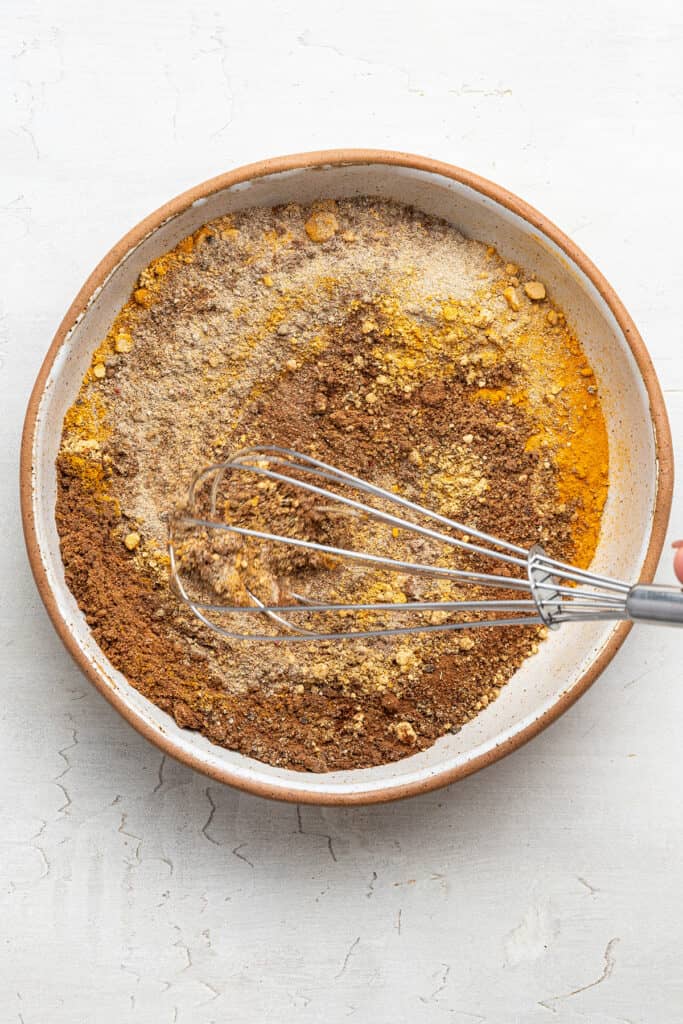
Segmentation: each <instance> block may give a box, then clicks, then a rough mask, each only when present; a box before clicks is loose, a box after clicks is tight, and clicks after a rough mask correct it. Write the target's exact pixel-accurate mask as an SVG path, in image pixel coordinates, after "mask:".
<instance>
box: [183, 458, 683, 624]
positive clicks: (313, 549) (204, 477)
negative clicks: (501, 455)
mask: <svg viewBox="0 0 683 1024" xmlns="http://www.w3.org/2000/svg"><path fill="white" fill-rule="evenodd" d="M232 474H249V475H252V476H254V477H256V478H257V484H258V481H268V482H269V483H261V488H262V491H261V493H265V495H266V498H267V495H268V493H272V492H273V490H274V489H275V488H276V487H279V486H281V485H286V487H287V488H295V492H294V493H298V494H300V495H302V496H306V495H313V496H314V499H315V501H314V505H313V507H314V510H315V512H316V515H317V517H318V521H321V517H322V521H323V522H324V521H328V522H329V521H334V520H335V519H337V521H339V520H338V518H337V517H339V516H340V515H341V516H344V517H349V516H351V517H354V518H355V519H356V520H357V521H359V522H360V523H365V524H367V523H371V524H381V525H382V526H383V527H387V528H388V535H387V537H388V539H387V540H386V541H385V544H384V549H385V550H384V551H380V553H372V552H371V551H365V550H355V549H353V548H350V547H345V546H337V545H336V544H334V543H323V542H321V541H319V540H317V541H316V540H314V539H310V538H308V537H298V536H292V535H289V534H286V533H277V532H274V531H270V530H268V529H256V528H252V527H249V526H243V525H238V524H236V523H232V522H228V521H225V519H224V518H222V517H221V516H222V513H219V498H220V497H221V496H222V488H223V487H224V486H225V482H226V477H227V476H228V475H230V476H232ZM296 506H297V502H296V500H295V501H294V507H296ZM167 525H168V551H169V556H170V573H171V580H172V584H173V586H174V588H175V590H176V592H177V594H178V596H179V597H180V599H181V600H182V601H183V602H184V604H185V605H187V607H188V608H189V609H190V610H191V611H192V612H193V613H194V615H195V616H196V617H197V618H198V619H199V620H200V621H201V622H202V623H204V625H206V626H209V627H210V628H211V629H213V630H215V631H217V632H218V633H220V634H222V635H223V636H226V637H230V638H233V639H247V640H252V641H253V640H259V641H290V642H291V641H312V640H318V641H319V640H341V639H346V638H355V639H358V638H367V637H378V636H397V635H402V634H408V633H417V632H420V633H425V632H427V633H428V632H446V631H451V630H458V629H469V628H472V627H473V626H476V627H484V626H525V625H546V626H548V627H550V628H553V629H554V628H557V627H559V626H560V625H561V624H562V623H565V622H584V621H586V620H593V621H595V620H618V619H631V620H634V621H643V622H654V623H667V624H671V625H683V590H679V589H677V588H675V587H664V586H651V585H643V584H635V585H630V584H628V583H624V582H622V581H620V580H616V579H612V578H610V577H608V576H602V575H599V574H597V573H592V572H587V571H585V570H583V569H578V568H576V567H574V566H571V565H568V564H565V563H564V562H561V561H557V560H556V559H553V558H550V557H548V556H547V555H546V554H545V552H544V551H543V549H542V548H541V547H540V546H538V545H536V546H534V547H532V548H531V549H529V550H527V549H526V548H523V547H519V546H518V545H516V544H511V543H509V542H508V541H505V540H502V539H501V538H498V537H493V536H491V535H490V534H488V533H484V532H482V531H481V530H477V529H474V528H473V527H471V526H467V525H466V524H463V523H459V522H456V521H455V520H452V519H449V518H448V517H446V516H443V515H440V514H439V513H437V512H433V511H430V510H429V509H427V508H424V507H423V506H421V505H418V504H416V503H415V502H413V501H410V500H408V499H407V498H405V497H402V496H401V495H399V494H394V493H392V492H390V491H388V490H385V489H384V488H382V487H378V486H376V485H375V484H371V483H368V482H367V481H365V480H362V479H360V478H358V477H356V476H353V475H352V474H350V473H345V472H343V471H342V470H339V469H336V468H335V467H333V466H330V465H327V464H326V463H324V462H321V461H320V460H318V459H314V458H312V457H311V456H309V455H303V454H302V453H301V452H297V451H293V450H291V449H288V448H280V447H276V446H265V445H264V446H257V447H252V448H246V449H244V450H242V451H240V452H238V453H237V454H236V455H234V456H233V458H231V459H230V460H229V461H227V462H222V463H218V464H216V465H213V466H210V467H208V468H207V469H204V470H203V471H202V472H200V473H198V474H197V476H196V477H195V479H194V480H193V482H192V485H191V487H190V491H189V496H188V501H187V505H186V507H185V508H184V509H183V510H182V511H180V512H174V513H170V514H169V515H168V516H167ZM401 531H407V534H408V535H409V536H410V535H412V537H413V538H418V539H419V543H422V544H424V542H425V541H429V542H436V543H438V544H439V545H443V546H444V550H446V551H448V550H449V549H451V553H452V549H454V548H455V549H458V550H459V551H460V552H463V553H465V554H466V555H467V556H468V557H470V559H471V558H474V559H475V560H477V561H478V562H479V563H481V559H482V558H483V559H490V561H491V565H492V567H495V568H497V572H493V573H488V572H481V571H479V570H478V568H477V569H475V568H454V567H451V566H448V565H438V564H430V563H428V562H422V561H419V560H416V561H413V560H411V559H402V558H396V557H393V556H392V555H391V554H390V553H386V546H387V543H388V545H389V548H391V547H392V546H393V547H394V549H396V548H397V547H398V545H397V544H396V543H395V538H396V537H397V536H398V535H399V533H400V532H401ZM197 535H199V536H200V538H204V540H205V541H206V540H210V539H211V538H215V537H216V535H220V536H222V537H224V536H225V535H231V536H232V538H237V540H236V544H237V545H239V544H240V543H243V542H244V541H245V540H246V541H247V542H251V541H259V542H265V543H267V544H268V545H276V546H279V545H285V546H287V547H288V548H289V549H292V550H295V551H297V552H298V553H299V554H301V553H309V554H310V555H311V556H313V557H314V558H318V560H319V561H320V559H321V558H322V562H323V566H324V567H323V578H324V577H325V573H328V575H329V574H331V573H333V572H334V568H335V567H338V566H346V567H348V566H352V567H358V566H362V567H364V568H365V571H368V570H371V571H380V572H381V573H383V574H387V573H393V574H397V577H396V578H398V579H399V580H402V581H405V580H406V579H411V578H420V577H425V578H427V580H431V581H441V582H442V583H445V584H446V585H448V586H452V587H455V588H457V590H458V593H459V592H460V591H461V590H463V589H464V588H467V587H470V588H475V589H477V590H478V589H479V588H496V589H498V590H499V591H505V592H508V593H509V592H513V591H517V592H519V593H520V594H521V595H522V596H520V597H518V598H517V597H515V598H510V597H503V598H501V599H496V600H486V599H481V598H479V597H478V596H477V597H476V599H473V600H467V599H462V600H461V599H460V598H459V597H458V599H456V600H440V599H436V600H396V601H369V602H368V601H357V602H356V601H353V600H350V601H346V602H345V601H334V600H331V601H330V600H325V599H321V598H320V597H316V596H315V595H313V596H311V595H306V594H302V593H298V592H296V591H294V590H291V589H287V590H286V591H285V593H286V599H285V600H284V601H283V600H281V599H280V597H279V596H276V597H275V599H274V600H273V598H272V595H270V596H269V595H265V596H264V595H262V596H261V597H259V595H258V594H257V593H256V592H255V590H254V589H253V588H250V587H249V586H245V587H244V588H243V593H244V594H245V595H246V601H245V602H244V603H236V604H231V603H229V602H227V603H212V602H211V601H206V600H201V599H200V598H199V597H196V596H191V594H190V592H189V590H190V589H191V585H190V583H189V581H188V579H185V578H183V576H184V574H183V572H182V571H181V569H182V561H183V558H182V548H183V544H184V543H185V542H186V540H187V537H188V536H190V537H192V536H195V537H196V536H197ZM419 543H418V545H417V546H418V548H419ZM211 558H212V559H213V560H220V558H221V556H220V554H219V555H216V554H215V553H214V554H213V555H212V556H211ZM443 560H444V559H441V561H443ZM325 566H327V567H326V568H325ZM204 596H206V595H204ZM435 612H436V613H439V614H438V618H439V621H436V622H435V621H433V619H434V614H433V613H435ZM368 615H370V616H371V618H372V620H373V621H372V622H368ZM393 615H399V616H401V617H407V616H411V617H412V621H411V622H409V623H408V624H401V625H394V624H391V623H387V622H386V621H385V619H384V618H383V617H391V616H393ZM226 616H240V617H241V616H247V621H251V620H253V617H254V616H258V617H260V619H261V624H263V623H264V621H266V622H267V623H268V626H269V628H270V629H271V630H272V632H267V633H265V632H253V633H249V632H243V631H240V630H237V629H232V628H229V626H226V625H225V624H224V622H225V617H226ZM427 616H429V618H427ZM317 617H319V618H318V621H321V622H322V623H323V627H324V628H322V629H318V628H315V627H314V624H315V621H316V618H317ZM354 618H356V619H357V620H360V621H359V622H358V626H360V628H355V627H354V626H353V625H351V626H350V627H348V628H347V626H348V623H349V621H350V620H351V621H352V622H353V619H354ZM292 620H294V621H292ZM301 622H304V623H305V624H304V625H301Z"/></svg>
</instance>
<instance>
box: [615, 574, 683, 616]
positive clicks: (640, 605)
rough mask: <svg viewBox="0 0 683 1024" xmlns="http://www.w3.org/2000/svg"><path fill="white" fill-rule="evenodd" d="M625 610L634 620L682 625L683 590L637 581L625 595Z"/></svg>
mask: <svg viewBox="0 0 683 1024" xmlns="http://www.w3.org/2000/svg"><path fill="white" fill-rule="evenodd" d="M626 611H627V612H628V615H629V618H630V619H633V620H634V622H660V623H662V624H663V625H664V624H666V625H669V626H683V590H680V589H679V588H678V587H663V586H657V585H655V584H648V585H646V584H644V583H637V584H636V585H635V586H634V587H631V589H630V590H629V592H628V595H627V597H626Z"/></svg>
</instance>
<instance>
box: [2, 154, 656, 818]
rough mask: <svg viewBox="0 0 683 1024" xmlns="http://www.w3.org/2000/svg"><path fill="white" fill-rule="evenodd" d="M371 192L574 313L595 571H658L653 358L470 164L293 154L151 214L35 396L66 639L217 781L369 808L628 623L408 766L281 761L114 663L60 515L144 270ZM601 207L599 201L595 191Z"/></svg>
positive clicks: (548, 702)
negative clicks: (605, 491) (481, 248)
mask: <svg viewBox="0 0 683 1024" xmlns="http://www.w3.org/2000/svg"><path fill="white" fill-rule="evenodd" d="M359 194H371V195H377V196H382V197H387V198H392V199H396V200H399V201H401V202H404V203H410V204H413V205H414V206H416V207H418V208H419V209H421V210H424V211H425V212H428V213H431V214H436V215H437V216H440V217H443V218H445V219H446V220H448V221H450V222H451V223H453V224H454V225H455V226H456V227H457V228H459V229H460V230H461V231H463V232H464V233H465V234H466V235H470V236H472V237H473V238H477V239H480V240H482V241H486V242H490V243H492V244H494V245H495V246H496V247H497V248H498V249H499V251H500V252H501V254H502V255H503V256H504V257H505V258H507V259H509V260H511V261H513V262H515V263H519V264H521V265H522V266H523V267H524V268H525V269H526V270H528V271H530V272H532V273H534V274H536V275H537V276H538V277H539V278H540V279H541V280H543V281H544V282H545V283H546V284H547V286H548V287H549V289H550V291H551V293H552V295H553V297H554V298H555V299H556V300H557V302H558V303H559V304H560V305H561V306H562V307H563V308H564V310H565V311H566V313H567V314H568V316H569V318H570V321H571V323H572V325H573V326H574V328H575V329H576V331H577V332H578V335H579V337H580V339H581V342H582V344H583V346H584V348H585V350H586V353H587V355H588V357H589V360H590V362H591V363H592V365H593V367H594V368H595V371H596V375H597V379H598V382H599V387H600V394H601V397H602V402H603V406H604V411H605V415H606V421H607V425H608V430H609V444H610V490H609V497H608V501H607V505H606V507H605V513H604V519H603V528H602V534H601V539H600V543H599V547H598V550H597V553H596V556H595V561H594V568H595V569H596V571H600V572H605V573H607V574H610V575H615V576H618V577H622V578H624V579H627V580H637V579H643V580H650V579H651V578H652V574H653V572H654V569H655V566H656V563H657V560H658V558H659V554H660V552H661V547H662V542H663V538H664V532H665V528H666V522H667V518H668V513H669V505H670V500H671V488H672V458H671V440H670V436H669V430H668V424H667V419H666V413H665V410H664V404H663V401H662V396H661V393H660V390H659V386H658V383H657V380H656V378H655V375H654V372H653V369H652V366H651V363H650V360H649V357H648V355H647V352H646V350H645V347H644V345H643V343H642V340H641V339H640V337H639V335H638V332H637V330H636V328H635V326H634V324H633V323H632V321H631V319H630V318H629V316H628V314H627V313H626V311H625V309H624V307H623V306H622V304H621V302H620V301H619V299H618V298H617V296H616V295H615V293H614V292H613V290H612V289H611V288H610V286H609V285H608V284H607V282H606V281H605V280H604V278H603V277H602V275H601V274H600V273H599V271H597V269H596V268H595V267H594V266H593V265H592V264H591V263H590V261H589V260H588V259H587V258H586V257H585V256H584V255H583V253H581V252H580V250H578V249H577V248H576V246H575V245H574V244H573V243H572V242H571V241H570V240H569V239H568V238H566V237H565V236H564V235H563V234H562V233H561V232H560V231H559V230H558V229H557V228H555V227H554V225H552V224H550V223H549V222H548V221H547V220H546V219H545V218H544V217H543V216H541V215H540V214H539V213H538V212H537V211H535V210H533V209H531V208H530V207H528V206H527V205H526V204H525V203H523V202H522V201H521V200H519V199H517V198H516V197H515V196H512V195H510V193H508V192H506V191H504V190H503V189H501V188H499V187H498V186H495V185H493V184H491V183H490V182H487V181H484V180H482V179H481V178H478V177H477V176H475V175H473V174H470V173H469V172H467V171H463V170H461V169H458V168H455V167H451V166H450V165H447V164H441V163H437V162H435V161H432V160H428V159H425V158H422V157H415V156H410V155H407V154H402V153H387V152H383V151H368V150H340V151H333V152H325V153H309V154H303V155H298V156H292V157H284V158H280V159H275V160H269V161H265V162H263V163H260V164H255V165H252V166H249V167H244V168H241V169H239V170H236V171H232V172H230V173H228V174H225V175H222V176H220V177H218V178H214V179H213V180H211V181H209V182H206V183H205V184H203V185H200V186H198V187H197V188H194V189H191V190H190V191H188V192H186V193H184V194H183V195H181V196H179V197H178V198H177V199H175V200H173V201H171V202H170V203H168V204H167V205H166V206H164V207H162V208H161V209H160V210H158V211H157V212H156V213H154V214H152V215H151V216H150V217H148V218H147V219H146V220H144V221H143V222H142V223H141V224H139V225H138V226H137V227H136V228H134V229H133V230H132V231H131V232H129V233H128V234H127V235H126V236H125V238H123V239H122V241H121V242H119V244H118V245H117V246H115V247H114V249H112V251H111V252H110V253H109V254H108V255H107V256H106V257H105V259H104V260H103V261H102V263H100V265H99V266H98V267H97V268H96V269H95V271H94V272H93V274H92V275H91V277H90V278H89V279H88V281H87V282H86V284H85V285H84V287H83V288H82V290H81V291H80V293H79V295H78V296H77V298H76V300H75V301H74V303H73V304H72V306H71V308H70V309H69V311H68V313H67V314H66V317H65V319H64V321H63V322H62V324H61V326H60V328H59V330H58V332H57V335H56V337H55V339H54V341H53V343H52V346H51V348H50V351H49V352H48V355H47V357H46V359H45V363H44V364H43V367H42V369H41V372H40V375H39V377H38V380H37V382H36V385H35V388H34V391H33V395H32V397H31V401H30V404H29V408H28V412H27V416H26V424H25V429H24V439H23V446H22V474H21V489H22V509H23V517H24V530H25V535H26V541H27V547H28V552H29V557H30V560H31V565H32V568H33V572H34V575H35V578H36V582H37V584H38V587H39V589H40V593H41V595H42V598H43V600H44V602H45V604H46V606H47V609H48V612H49V613H50V616H51V618H52V620H53V622H54V624H55V626H56V628H57V630H58V632H59V634H60V636H61V637H62V639H63V641H64V642H65V644H66V645H67V647H68V648H69V650H70V651H71V653H72V654H73V655H74V656H75V658H76V660H77V661H78V663H79V664H80V665H81V667H82V668H83V669H84V671H85V672H86V673H87V675H88V676H89V678H90V679H91V680H92V682H93V683H94V684H95V685H96V686H97V687H98V689H99V690H100V691H101V692H102V693H103V694H104V696H105V697H106V698H107V699H108V700H109V701H110V702H111V703H112V704H113V705H114V706H115V707H116V708H118V710H119V711H120V712H121V713H122V714H123V715H124V716H125V717H126V718H127V719H128V721H129V722H130V723H131V725H133V726H134V727H135V728H136V729H138V730H139V731H140V732H141V733H143V734H144V735H145V736H147V737H148V739H150V740H151V741H152V742H153V743H156V744H157V745H158V746H159V747H160V748H162V749H163V750H164V751H165V752H166V753H168V754H170V755H172V756H173V757H176V758H178V759H179V760H181V761H184V762H185V763H187V764H189V765H192V767H194V768H197V769H198V770H200V771H203V772H205V773H206V774H207V775H209V776H211V777H212V778H214V779H216V780H220V781H223V782H227V783H230V784H232V785H235V786H239V787H240V788H242V789H245V790H249V791H251V792H255V793H259V794H262V795H265V796H271V797H277V798H280V799H286V800H296V801H309V802H312V803H340V804H341V803H347V804H351V803H370V802H373V801H379V800H391V799H395V798H398V797H403V796H407V795H410V794H413V793H418V792H423V791H426V790H429V789H432V788H434V787H436V786H440V785H443V784H445V783H447V782H451V781H454V780H455V779H458V778H461V777H462V776H464V775H467V774H469V773H470V772H473V771H475V770H477V769H478V768H480V767H483V766H484V765H486V764H488V763H490V762H492V761H494V760H496V759H497V758H499V757H502V756H503V755H504V754H505V753H508V752H509V751H510V750H512V749H514V748H516V747H518V746H519V745H520V744H521V743H523V742H524V741H525V740H527V739H529V738H530V737H531V736H533V735H535V734H536V733H537V732H539V731H540V729H542V728H543V727H544V726H545V725H547V724H548V723H549V722H551V721H552V720H553V719H554V718H556V717H557V716H558V715H559V714H561V713H562V711H564V710H565V709H566V708H567V707H568V706H569V705H570V704H571V703H572V702H573V701H574V700H575V699H576V698H577V697H578V696H580V694H581V693H583V692H584V691H585V690H586V689H587V687H588V686H589V685H590V684H591V682H593V680H594V679H595V678H596V676H597V675H598V674H599V672H600V671H601V670H602V669H603V668H604V667H605V665H606V664H607V662H608V661H609V660H610V658H611V657H612V656H613V655H614V653H615V651H616V650H617V648H618V646H619V645H620V643H621V642H622V640H623V639H624V636H625V635H626V632H627V631H628V627H627V626H625V625H623V624H622V625H620V626H614V625H612V624H610V623H607V624H605V623H595V624H582V625H580V626H576V625H575V626H571V625H570V626H565V627H564V628H563V629H561V630H559V631H558V632H556V633H553V634H552V635H551V637H550V638H549V640H548V641H547V642H546V643H544V644H543V645H542V648H541V651H540V653H539V654H538V655H537V656H536V657H534V658H531V659H529V660H528V661H527V662H525V663H524V665H523V666H522V667H521V669H520V670H519V671H518V672H517V674H516V675H515V676H514V678H513V679H512V680H511V681H510V683H509V684H508V685H507V686H506V687H505V688H504V689H503V691H502V693H501V695H500V697H499V698H498V700H496V701H495V702H494V703H493V704H491V705H490V706H489V707H488V708H487V709H486V710H485V711H483V712H482V713H481V714H480V715H479V716H478V717H477V718H476V719H475V720H474V721H472V722H470V723H469V724H468V725H467V726H466V727H465V728H463V729H462V730H461V732H459V733H458V734H457V735H455V736H453V735H448V736H444V737H443V738H442V739H440V740H439V741H438V742H437V743H435V744H434V746H432V747H431V748H430V749H429V750H425V751H423V752H421V753H418V754H414V755H413V756H411V757H406V758H404V759H403V760H402V761H399V762H397V763H395V764H389V765H386V766H384V767H380V768H365V769H360V770H356V771H341V772H331V773H328V774H322V775H316V774H306V773H300V772H294V771H289V770H285V769H281V768H272V767H271V766H269V765H266V764H261V763H260V762H259V761H255V760H252V759H251V758H248V757H245V756H244V755H242V754H238V753H235V752H233V751H230V750H223V749H222V748H220V747H217V746H213V745H212V744H211V743H209V741H208V740H207V739H205V738H204V737H203V736H200V735H199V734H197V733H194V732H189V731H186V730H183V729H180V728H179V727H178V726H177V725H176V724H175V722H174V721H173V720H172V719H171V718H170V717H169V716H168V715H167V714H165V713H164V712H163V711H160V710H159V708H157V707H156V706H155V705H154V704H152V703H150V702H149V701H148V700H146V699H145V698H144V697H142V696H141V695H140V694H139V693H138V692H137V691H136V690H135V689H134V688H133V687H132V686H131V685H130V684H129V683H128V682H127V681H126V679H125V678H124V677H123V676H122V675H121V673H119V672H118V671H117V670H116V669H115V668H113V666H112V665H111V664H110V663H109V662H108V661H107V659H106V657H105V656H104V654H103V653H102V651H101V650H100V649H99V647H98V646H97V644H96V643H95V641H94V640H93V638H92V636H91V634H90V630H89V629H88V626H87V624H86V622H85V619H84V617H83V615H82V614H81V612H80V611H79V609H78V607H77V605H76V602H75V601H74V598H73V597H72V595H71V593H70V591H69V589H68V588H67V586H66V584H65V581H64V573H63V567H62V562H61V558H60V553H59V540H58V536H57V531H56V527H55V521H54V506H55V493H56V473H55V457H56V455H57V449H58V446H59V439H60V434H61V426H62V420H63V417H64V414H65V412H66V410H67V409H68V407H69V406H70V405H71V403H72V402H73V400H74V398H75V396H76V394H77V392H78V389H79V386H80V383H81V380H82V377H83V374H84V372H85V369H86V367H87V366H88V364H89V362H90V358H91V353H92V351H93V349H94V348H95V347H96V345H97V344H98V343H99V341H100V339H101V338H102V337H103V336H104V334H105V333H106V331H107V329H108V327H109V325H110V324H111V322H112V320H113V318H114V316H115V314H116V313H117V311H118V310H119V308H120V307H121V306H122V304H123V303H124V302H125V300H126V299H127V297H128V295H129V293H130V291H131V288H132V287H133V283H134V281H135V280H136V278H137V276H138V274H139V272H140V270H141V269H142V268H143V267H145V266H146V265H147V264H148V263H149V262H150V260H152V259H153V258H154V257H156V256H158V255H160V254H161V253H164V252H166V251H167V250H168V249H170V248H171V247H172V246H174V245H175V244H176V243H177V242H178V241H179V240H180V239H181V238H183V237H184V236H185V235H187V234H189V233H190V232H192V231H194V230H195V229H196V228H198V227H199V226H200V225H201V224H203V223H204V222H205V221H207V220H210V219H212V218H214V217H220V216H223V215H224V214H227V213H230V212H231V211H234V210H240V209H243V208H245V207H248V206H254V205H273V204H277V203H286V202H289V201H293V200H296V201H298V202H303V203H309V202H311V201H312V200H314V199H317V198H320V197H324V196H334V197H342V196H351V195H359ZM587 202H588V203H590V197H588V198H587Z"/></svg>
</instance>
